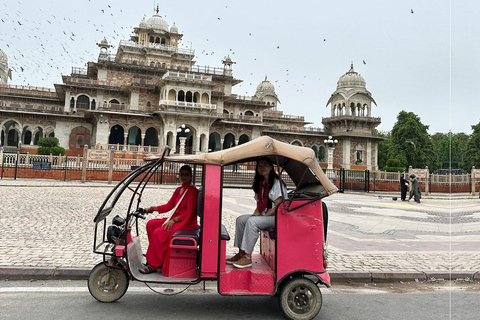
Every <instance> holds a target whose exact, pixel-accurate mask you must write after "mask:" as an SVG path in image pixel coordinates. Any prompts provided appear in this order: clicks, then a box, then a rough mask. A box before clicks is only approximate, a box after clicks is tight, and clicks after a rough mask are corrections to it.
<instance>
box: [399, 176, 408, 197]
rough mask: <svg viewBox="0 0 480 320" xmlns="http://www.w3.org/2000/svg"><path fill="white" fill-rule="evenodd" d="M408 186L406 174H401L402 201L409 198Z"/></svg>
mask: <svg viewBox="0 0 480 320" xmlns="http://www.w3.org/2000/svg"><path fill="white" fill-rule="evenodd" d="M407 186H408V181H407V180H405V177H404V174H403V173H402V174H400V199H402V201H406V200H407Z"/></svg>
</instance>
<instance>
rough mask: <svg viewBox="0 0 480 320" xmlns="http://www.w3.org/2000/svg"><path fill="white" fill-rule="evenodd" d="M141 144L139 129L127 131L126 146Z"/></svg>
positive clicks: (133, 128)
mask: <svg viewBox="0 0 480 320" xmlns="http://www.w3.org/2000/svg"><path fill="white" fill-rule="evenodd" d="M141 143H142V131H141V130H140V128H139V127H131V128H130V129H128V136H127V144H130V145H136V146H139V145H140V144H141Z"/></svg>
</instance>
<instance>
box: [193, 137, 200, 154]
mask: <svg viewBox="0 0 480 320" xmlns="http://www.w3.org/2000/svg"><path fill="white" fill-rule="evenodd" d="M195 140H197V145H196V146H195V153H194V154H198V153H200V152H201V151H202V150H200V137H199V136H197V137H196V138H195Z"/></svg>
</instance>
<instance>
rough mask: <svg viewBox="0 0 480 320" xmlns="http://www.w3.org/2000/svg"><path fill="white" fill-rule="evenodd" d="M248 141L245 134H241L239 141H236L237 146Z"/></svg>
mask: <svg viewBox="0 0 480 320" xmlns="http://www.w3.org/2000/svg"><path fill="white" fill-rule="evenodd" d="M248 141H250V138H249V137H248V136H247V135H246V134H242V135H241V136H240V139H238V145H241V144H244V143H245V142H248Z"/></svg>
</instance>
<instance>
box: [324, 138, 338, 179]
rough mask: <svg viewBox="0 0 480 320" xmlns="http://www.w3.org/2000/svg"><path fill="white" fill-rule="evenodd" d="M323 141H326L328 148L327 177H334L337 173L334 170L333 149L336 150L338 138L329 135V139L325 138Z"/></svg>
mask: <svg viewBox="0 0 480 320" xmlns="http://www.w3.org/2000/svg"><path fill="white" fill-rule="evenodd" d="M323 143H325V146H326V147H327V150H328V160H327V161H328V166H327V170H326V173H327V177H329V178H333V176H334V175H335V174H334V171H333V150H335V145H336V144H337V143H338V140H337V139H335V140H333V138H332V136H328V139H325V140H323Z"/></svg>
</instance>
